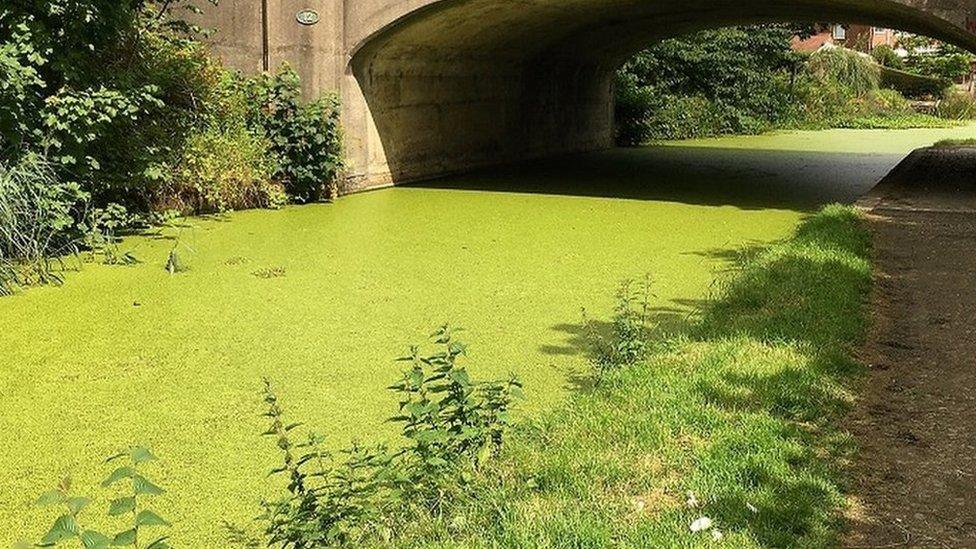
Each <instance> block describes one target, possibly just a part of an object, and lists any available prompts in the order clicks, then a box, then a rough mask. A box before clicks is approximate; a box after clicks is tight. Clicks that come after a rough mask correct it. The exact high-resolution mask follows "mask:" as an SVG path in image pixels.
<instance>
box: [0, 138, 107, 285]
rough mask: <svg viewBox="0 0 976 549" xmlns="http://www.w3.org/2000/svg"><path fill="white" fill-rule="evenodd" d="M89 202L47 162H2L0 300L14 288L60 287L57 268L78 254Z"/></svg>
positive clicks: (26, 158)
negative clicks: (78, 225)
mask: <svg viewBox="0 0 976 549" xmlns="http://www.w3.org/2000/svg"><path fill="white" fill-rule="evenodd" d="M87 199H88V196H87V194H86V193H84V192H82V191H81V189H80V188H79V187H78V185H77V184H75V183H66V182H64V181H62V180H60V179H59V178H58V177H57V174H56V173H55V170H54V168H53V167H52V165H51V164H50V163H49V162H48V161H47V160H45V159H44V158H43V157H40V156H36V155H26V156H24V157H22V158H20V159H19V160H18V161H17V162H16V163H14V164H7V163H6V162H3V161H0V295H2V294H8V293H10V292H11V291H12V290H13V289H14V287H16V286H24V285H29V284H47V283H60V282H61V278H60V277H59V275H58V274H57V273H56V272H55V270H54V269H53V264H54V263H56V262H58V261H59V260H58V258H59V256H61V255H64V254H66V253H70V252H74V251H77V245H78V235H77V233H76V231H75V219H76V218H77V217H78V216H80V215H81V211H83V210H84V208H85V203H86V202H87Z"/></svg>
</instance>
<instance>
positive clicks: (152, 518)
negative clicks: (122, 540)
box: [136, 509, 170, 526]
mask: <svg viewBox="0 0 976 549" xmlns="http://www.w3.org/2000/svg"><path fill="white" fill-rule="evenodd" d="M136 525H137V526H169V525H170V524H169V522H167V521H166V519H164V518H163V517H161V516H159V515H157V514H156V513H154V512H152V511H150V510H149V509H146V510H145V511H140V512H139V514H138V515H136Z"/></svg>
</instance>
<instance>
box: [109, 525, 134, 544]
mask: <svg viewBox="0 0 976 549" xmlns="http://www.w3.org/2000/svg"><path fill="white" fill-rule="evenodd" d="M135 543H136V529H135V528H132V529H131V530H126V531H125V532H119V533H118V534H116V536H115V539H113V540H112V545H114V546H116V547H125V546H128V545H135Z"/></svg>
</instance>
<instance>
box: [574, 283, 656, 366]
mask: <svg viewBox="0 0 976 549" xmlns="http://www.w3.org/2000/svg"><path fill="white" fill-rule="evenodd" d="M652 286H653V280H652V279H651V276H650V275H645V276H644V278H642V279H641V280H640V281H634V280H625V281H623V282H622V283H621V284H620V288H619V289H618V290H617V304H616V305H615V306H614V314H613V319H612V320H611V322H610V326H609V330H608V332H609V333H601V330H600V329H599V327H598V326H597V324H596V322H595V321H593V320H591V319H589V318H588V317H587V316H586V311H585V310H584V311H583V324H584V326H585V328H586V333H587V338H588V339H589V340H590V352H591V360H592V361H593V365H594V367H595V368H596V373H597V379H598V380H599V379H600V378H602V377H603V375H604V374H605V373H607V372H608V371H609V370H612V369H615V368H619V367H621V366H631V365H634V364H636V363H638V362H640V361H641V360H643V359H644V358H645V357H646V356H647V348H648V334H649V331H650V326H649V324H650V318H649V312H650V300H651V298H652V297H655V296H654V294H653V293H652V292H651V287H652Z"/></svg>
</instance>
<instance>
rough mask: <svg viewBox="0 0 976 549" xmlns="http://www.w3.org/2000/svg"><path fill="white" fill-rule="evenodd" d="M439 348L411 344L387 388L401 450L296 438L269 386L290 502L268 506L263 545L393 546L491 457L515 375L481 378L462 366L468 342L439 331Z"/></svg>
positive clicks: (506, 419)
mask: <svg viewBox="0 0 976 549" xmlns="http://www.w3.org/2000/svg"><path fill="white" fill-rule="evenodd" d="M432 338H433V340H434V344H435V345H436V346H437V349H436V350H435V352H433V353H431V354H429V355H422V354H421V352H420V350H419V348H417V347H414V348H412V349H411V352H410V354H409V355H408V356H406V357H404V358H402V359H401V360H403V361H407V362H409V363H410V364H411V367H410V368H409V369H408V370H407V371H406V372H404V376H403V378H402V379H401V381H399V382H398V383H396V384H394V385H393V386H391V387H390V389H391V390H392V391H394V392H395V393H397V394H398V395H399V396H400V404H399V413H398V414H397V415H396V416H394V417H392V418H391V421H394V422H397V423H400V424H401V425H402V428H403V429H402V436H403V437H404V439H405V442H406V444H405V445H404V446H403V447H402V448H401V449H400V450H398V451H395V452H393V451H390V450H389V449H388V448H387V447H386V446H383V445H378V446H373V447H367V446H363V445H361V444H353V445H352V446H351V447H349V448H347V449H345V450H343V451H342V452H341V453H340V454H339V456H338V457H337V456H336V455H333V454H332V453H330V452H328V451H326V450H324V449H323V446H322V443H323V440H324V439H323V437H321V436H319V435H316V434H309V435H308V437H307V438H306V439H303V440H300V441H296V440H295V439H293V437H292V435H291V432H292V431H293V430H294V429H296V428H298V427H299V426H301V424H300V423H287V422H286V421H285V420H284V411H283V409H282V407H281V405H280V401H279V399H278V397H277V395H276V394H275V393H274V391H273V389H272V387H271V384H270V383H269V382H267V381H266V382H265V392H264V400H265V404H267V406H268V411H267V412H266V413H265V416H266V417H268V418H269V420H270V428H269V429H268V431H266V432H265V433H264V435H265V436H269V437H272V438H274V439H275V440H276V443H277V446H278V448H279V449H280V450H281V454H282V458H283V459H282V460H283V464H282V465H281V466H280V467H278V468H276V469H274V470H273V471H272V474H278V475H285V476H287V477H288V486H287V490H288V495H287V497H285V498H283V499H281V500H279V501H276V502H272V503H266V504H265V510H266V512H265V514H264V516H263V518H264V519H265V520H266V521H267V529H266V536H267V540H268V543H269V545H272V546H278V547H286V548H308V547H322V546H334V545H350V544H355V543H357V542H361V541H363V540H366V539H374V538H376V539H381V540H386V541H389V540H390V539H392V538H393V537H394V535H395V534H394V533H395V531H396V530H397V528H398V527H400V526H403V525H404V524H407V523H408V522H409V521H410V520H411V519H412V518H415V517H417V516H418V513H431V514H434V513H439V512H441V511H442V509H443V506H444V504H445V503H446V502H447V501H449V499H450V498H451V497H452V496H453V495H454V494H456V493H458V492H459V491H463V489H464V488H465V487H466V486H467V485H469V483H470V482H471V481H472V479H473V473H474V472H475V471H476V470H477V469H478V468H479V467H480V466H481V465H482V464H484V463H485V462H486V461H488V460H489V459H491V458H492V457H493V456H495V455H496V454H497V452H498V451H499V449H500V448H501V445H502V441H503V439H504V433H505V431H506V429H507V428H508V427H509V425H510V423H511V418H510V408H511V406H512V402H513V399H514V398H518V397H520V396H521V388H522V384H521V383H520V382H519V381H518V379H516V378H515V377H514V376H512V377H510V378H509V379H508V380H506V381H490V382H478V381H474V380H472V379H471V377H470V376H469V375H468V373H467V371H466V369H465V368H464V367H463V366H461V365H460V364H459V358H460V357H462V356H464V354H465V345H464V344H463V343H461V342H460V341H456V340H455V339H454V335H453V330H451V329H450V328H449V327H447V326H444V327H442V328H440V329H439V330H437V332H435V333H434V334H433V336H432Z"/></svg>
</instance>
